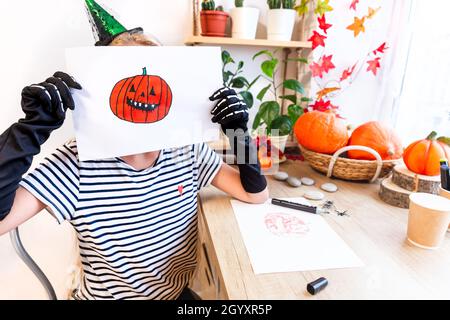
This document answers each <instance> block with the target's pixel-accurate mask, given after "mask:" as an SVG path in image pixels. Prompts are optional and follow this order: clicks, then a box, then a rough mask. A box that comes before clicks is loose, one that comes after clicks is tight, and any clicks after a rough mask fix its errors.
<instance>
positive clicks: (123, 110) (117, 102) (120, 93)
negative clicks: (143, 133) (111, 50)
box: [109, 68, 172, 123]
mask: <svg viewBox="0 0 450 320" xmlns="http://www.w3.org/2000/svg"><path fill="white" fill-rule="evenodd" d="M109 104H110V106H111V111H112V112H113V113H114V114H115V115H116V116H117V117H118V118H120V119H122V120H125V121H129V122H133V123H154V122H158V121H160V120H162V119H164V118H165V117H166V116H167V115H168V114H169V111H170V107H171V106H172V90H171V89H170V87H169V85H168V84H167V82H166V81H165V80H164V79H162V78H161V77H159V76H155V75H147V68H144V69H143V74H142V75H140V76H134V77H130V78H126V79H122V80H120V81H119V82H117V84H116V85H115V86H114V89H113V90H112V92H111V97H110V101H109Z"/></svg>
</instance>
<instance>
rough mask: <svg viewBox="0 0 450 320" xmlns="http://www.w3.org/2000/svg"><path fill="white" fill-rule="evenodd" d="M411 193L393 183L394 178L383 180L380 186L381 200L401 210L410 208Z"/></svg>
mask: <svg viewBox="0 0 450 320" xmlns="http://www.w3.org/2000/svg"><path fill="white" fill-rule="evenodd" d="M411 193H412V192H411V191H408V190H405V189H403V188H400V187H399V186H397V185H396V184H394V183H393V182H392V177H389V178H386V179H383V180H382V181H381V184H380V192H379V195H380V198H381V200H383V201H384V202H386V203H387V204H390V205H392V206H395V207H399V208H405V209H408V208H409V195H410V194H411Z"/></svg>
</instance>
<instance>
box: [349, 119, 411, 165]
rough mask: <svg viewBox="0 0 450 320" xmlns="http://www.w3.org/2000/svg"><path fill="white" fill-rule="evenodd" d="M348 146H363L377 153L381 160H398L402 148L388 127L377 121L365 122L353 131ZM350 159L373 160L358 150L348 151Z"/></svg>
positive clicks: (367, 154)
mask: <svg viewBox="0 0 450 320" xmlns="http://www.w3.org/2000/svg"><path fill="white" fill-rule="evenodd" d="M349 145H351V146H354V145H357V146H365V147H369V148H372V149H374V150H375V151H377V152H378V153H379V154H380V156H381V159H383V160H396V159H400V158H401V157H402V154H403V147H402V143H401V141H400V138H399V137H398V136H397V134H396V133H395V131H394V130H393V129H391V128H390V127H388V126H386V125H383V124H382V123H380V122H378V121H371V122H367V123H365V124H363V125H361V126H359V127H358V128H356V129H355V131H353V133H352V135H351V137H350V141H349ZM348 157H349V158H350V159H357V160H375V157H374V156H373V155H371V154H370V153H368V152H365V151H360V150H351V151H348Z"/></svg>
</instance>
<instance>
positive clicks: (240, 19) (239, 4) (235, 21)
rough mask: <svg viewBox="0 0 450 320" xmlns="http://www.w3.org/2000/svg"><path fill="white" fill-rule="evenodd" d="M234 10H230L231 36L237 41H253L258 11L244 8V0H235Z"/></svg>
mask: <svg viewBox="0 0 450 320" xmlns="http://www.w3.org/2000/svg"><path fill="white" fill-rule="evenodd" d="M234 3H235V6H236V8H233V9H231V12H230V13H231V20H232V35H233V38H238V39H255V37H256V29H257V27H258V19H259V10H258V9H257V8H249V7H244V0H235V2H234Z"/></svg>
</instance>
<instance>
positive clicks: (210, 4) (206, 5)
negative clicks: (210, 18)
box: [202, 0, 216, 11]
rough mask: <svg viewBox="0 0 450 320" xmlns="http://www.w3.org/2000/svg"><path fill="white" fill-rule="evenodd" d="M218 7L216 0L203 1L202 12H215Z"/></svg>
mask: <svg viewBox="0 0 450 320" xmlns="http://www.w3.org/2000/svg"><path fill="white" fill-rule="evenodd" d="M215 7H216V3H215V2H214V0H203V2H202V10H204V11H210V10H214V9H215Z"/></svg>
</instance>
